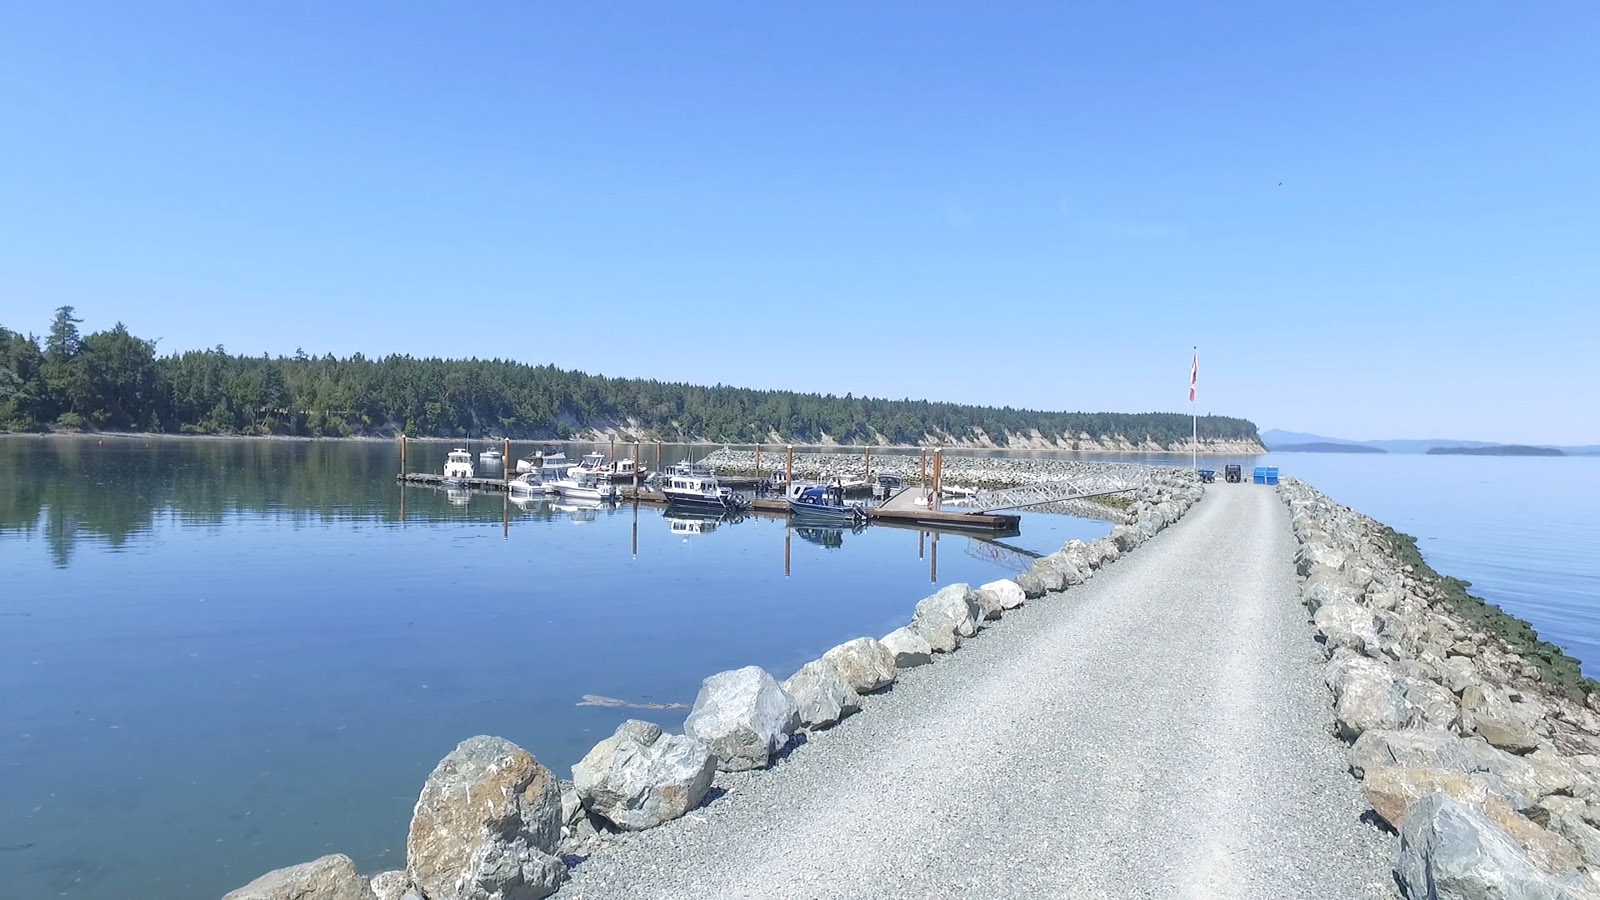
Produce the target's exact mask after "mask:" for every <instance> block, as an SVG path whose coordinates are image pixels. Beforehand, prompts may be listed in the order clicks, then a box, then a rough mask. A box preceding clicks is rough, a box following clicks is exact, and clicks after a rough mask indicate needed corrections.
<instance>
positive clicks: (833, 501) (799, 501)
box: [789, 484, 867, 522]
mask: <svg viewBox="0 0 1600 900" xmlns="http://www.w3.org/2000/svg"><path fill="white" fill-rule="evenodd" d="M789 512H791V513H793V514H794V515H795V516H796V517H801V518H807V519H829V520H833V521H843V522H865V521H866V520H867V506H866V504H864V503H846V502H844V489H843V488H841V487H839V486H838V485H832V486H829V485H820V484H819V485H812V486H810V487H806V488H801V489H799V490H797V491H792V492H791V493H790V495H789Z"/></svg>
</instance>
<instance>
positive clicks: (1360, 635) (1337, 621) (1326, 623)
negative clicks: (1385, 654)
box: [1311, 602, 1378, 652]
mask: <svg viewBox="0 0 1600 900" xmlns="http://www.w3.org/2000/svg"><path fill="white" fill-rule="evenodd" d="M1311 621H1312V623H1313V624H1314V625H1316V626H1317V631H1319V632H1321V633H1322V637H1323V640H1324V641H1326V642H1327V645H1328V647H1329V648H1330V649H1337V648H1339V647H1349V648H1351V649H1353V650H1358V651H1363V652H1364V651H1366V649H1367V648H1368V647H1376V646H1377V643H1378V622H1377V620H1376V619H1374V618H1373V617H1372V613H1371V612H1369V611H1367V610H1366V609H1364V608H1362V607H1360V606H1357V605H1355V604H1354V603H1343V602H1340V603H1325V604H1323V605H1322V606H1320V607H1318V608H1317V611H1316V613H1315V614H1313V615H1312V617H1311Z"/></svg>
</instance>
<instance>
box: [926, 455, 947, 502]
mask: <svg viewBox="0 0 1600 900" xmlns="http://www.w3.org/2000/svg"><path fill="white" fill-rule="evenodd" d="M943 475H944V448H943V447H935V448H933V496H932V497H930V498H928V506H929V508H930V509H932V510H934V511H935V512H937V511H938V510H939V487H940V484H939V482H940V478H941V476H943Z"/></svg>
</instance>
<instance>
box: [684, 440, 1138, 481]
mask: <svg viewBox="0 0 1600 900" xmlns="http://www.w3.org/2000/svg"><path fill="white" fill-rule="evenodd" d="M701 462H702V463H704V464H705V465H707V466H710V467H711V469H712V470H713V471H715V472H716V473H717V474H719V475H747V476H748V475H770V474H772V473H773V472H775V471H779V470H782V469H783V468H784V467H785V466H786V465H787V463H788V457H787V454H786V452H785V451H784V449H783V448H781V447H779V448H777V449H776V450H763V451H762V453H761V468H760V471H757V468H756V454H755V451H753V450H733V449H729V448H726V447H724V448H722V449H720V450H715V451H712V452H711V453H710V454H708V455H707V456H706V457H705V458H704V459H702V460H701ZM922 464H923V463H922V455H921V454H911V453H883V454H878V453H874V454H873V455H872V475H873V477H874V478H876V477H877V476H879V475H898V476H900V477H901V478H904V479H906V480H907V481H908V482H911V483H915V482H916V481H917V480H918V479H919V478H920V477H921V476H922ZM866 465H867V460H866V455H865V453H801V452H796V453H795V455H794V474H795V477H796V478H804V479H808V480H816V481H835V480H840V481H849V480H852V479H862V478H864V477H865V475H866ZM1129 465H1130V464H1129V463H1125V462H1096V461H1092V460H1078V459H1024V458H1011V457H997V456H952V455H950V454H945V455H944V462H943V472H942V474H941V479H942V481H943V483H944V485H946V486H949V487H965V488H1006V487H1015V486H1017V485H1019V484H1033V483H1035V482H1040V481H1059V480H1062V479H1067V478H1083V477H1089V476H1094V475H1104V474H1112V473H1116V472H1118V471H1127V470H1128V468H1129ZM927 466H928V469H927V474H928V478H929V480H930V481H931V480H932V478H933V453H932V451H929V453H928V458H927Z"/></svg>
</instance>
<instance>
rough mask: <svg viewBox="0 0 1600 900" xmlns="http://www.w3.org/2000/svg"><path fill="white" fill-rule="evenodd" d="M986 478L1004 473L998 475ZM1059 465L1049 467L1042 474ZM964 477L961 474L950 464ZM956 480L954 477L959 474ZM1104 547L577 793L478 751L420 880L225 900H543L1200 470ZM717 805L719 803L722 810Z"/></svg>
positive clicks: (592, 759)
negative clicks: (594, 857)
mask: <svg viewBox="0 0 1600 900" xmlns="http://www.w3.org/2000/svg"><path fill="white" fill-rule="evenodd" d="M984 462H991V463H992V462H994V461H993V460H984ZM1042 462H1047V461H1042ZM947 465H948V460H947ZM947 471H948V470H947ZM1149 474H1150V477H1149V479H1148V481H1147V482H1146V483H1145V484H1144V485H1143V486H1142V487H1140V488H1139V489H1138V491H1137V492H1136V493H1135V495H1134V496H1133V498H1132V500H1131V502H1129V503H1128V505H1127V509H1126V510H1125V513H1126V517H1127V522H1126V523H1125V524H1121V525H1118V526H1116V527H1115V528H1114V529H1113V530H1112V533H1111V534H1110V535H1109V536H1108V537H1105V538H1101V539H1100V540H1096V541H1092V542H1088V543H1085V542H1083V541H1079V540H1073V541H1069V542H1068V543H1067V544H1066V545H1065V546H1064V547H1063V548H1062V549H1061V550H1059V551H1057V552H1055V553H1052V554H1050V555H1048V556H1045V557H1042V558H1040V559H1038V560H1036V561H1035V562H1034V564H1033V566H1032V568H1030V569H1029V570H1028V571H1026V572H1023V573H1021V574H1020V575H1018V576H1017V577H1016V578H1014V579H1001V580H997V581H994V582H990V583H988V584H985V585H982V586H980V587H978V588H977V589H974V588H972V587H971V586H969V585H966V584H954V585H950V586H948V587H945V588H943V589H942V590H940V591H938V592H937V593H935V594H933V595H932V596H929V597H925V598H923V599H922V600H921V601H919V602H918V603H917V604H916V607H915V609H914V611H913V614H912V616H911V620H910V622H909V623H908V624H907V625H905V626H903V627H901V628H897V629H895V630H894V631H892V632H890V633H889V634H887V635H884V636H883V637H882V638H881V639H876V638H872V637H860V638H856V639H854V640H851V641H847V642H846V643H844V644H841V645H839V646H838V647H835V648H833V649H831V650H829V651H828V652H826V653H824V654H823V655H822V656H821V657H820V658H819V659H816V660H813V661H811V662H809V663H807V664H805V665H804V666H802V667H801V668H800V670H799V671H797V672H795V673H794V674H793V675H792V676H790V677H789V678H788V679H787V680H785V681H782V682H780V681H778V680H777V679H776V678H774V677H773V676H772V675H771V674H769V673H767V672H766V671H764V670H762V669H760V668H759V667H755V666H748V667H746V668H743V669H736V670H733V671H729V672H720V673H717V674H715V675H712V676H711V677H709V678H707V679H705V681H704V683H703V684H702V686H701V689H700V693H699V696H698V697H697V698H696V699H695V703H694V707H693V709H692V710H691V712H690V714H689V717H688V719H687V720H686V721H685V723H684V732H685V733H684V734H682V735H676V734H667V733H665V732H664V731H663V730H662V729H661V728H660V727H659V726H656V725H654V724H651V723H648V722H643V721H639V720H629V721H627V722H624V723H623V724H622V725H621V726H619V727H618V728H617V730H616V732H615V733H614V734H613V735H612V736H611V737H609V738H606V739H605V740H603V741H601V742H600V743H599V744H597V745H596V746H595V747H594V748H593V749H591V750H590V751H589V753H588V754H587V755H585V756H584V758H583V759H582V760H580V761H579V762H578V763H577V764H576V765H574V766H573V780H572V781H571V782H569V783H562V782H559V781H557V780H556V778H555V777H554V776H553V775H552V773H551V772H550V771H549V770H548V769H546V768H545V767H544V766H542V765H540V764H539V763H538V762H537V761H536V760H535V759H534V758H533V757H532V755H530V754H529V753H528V752H527V751H526V750H523V749H522V748H520V747H518V746H516V745H515V744H512V743H511V742H509V741H506V740H504V739H503V738H497V737H491V736H486V735H481V736H478V737H473V738H470V739H468V740H466V741H464V742H462V744H461V745H460V746H458V747H457V748H456V749H455V750H454V751H452V752H451V753H450V754H449V755H447V756H446V757H445V758H444V759H443V760H441V761H440V762H439V764H438V766H436V767H435V768H434V770H433V773H432V774H431V775H430V776H429V777H428V780H427V782H426V783H425V784H424V786H423V788H422V793H421V796H420V797H419V799H418V801H417V805H416V809H415V812H414V814H413V817H412V821H411V826H410V831H409V836H408V839H407V842H406V868H405V869H404V870H396V871H390V872H382V873H378V874H376V875H374V876H371V877H370V878H368V877H364V876H362V875H360V874H359V873H358V872H357V869H356V866H355V863H354V862H353V861H352V860H351V859H350V858H349V857H348V856H344V855H342V854H331V855H328V856H324V857H322V858H320V859H317V860H313V861H311V862H308V863H302V864H300V865H297V866H290V867H288V868H284V869H277V870H274V871H272V872H269V873H267V874H265V875H263V876H261V877H260V878H258V879H256V880H255V881H252V882H251V883H250V884H248V885H246V886H244V887H242V888H239V889H238V890H235V891H233V892H230V893H229V894H227V895H226V897H225V898H224V900H538V898H542V897H546V896H549V895H550V894H552V893H554V892H556V890H557V889H558V888H559V887H560V885H561V884H562V883H563V882H564V881H565V880H566V877H567V870H568V867H569V866H571V865H575V864H577V863H579V862H581V861H582V860H583V859H585V858H587V857H588V856H590V855H591V854H594V853H597V852H604V850H605V848H606V847H607V846H608V845H609V844H610V843H611V842H612V841H614V840H615V839H616V838H617V836H619V835H621V834H624V833H626V832H630V831H637V830H642V829H647V828H653V827H657V826H660V825H662V824H663V823H667V822H670V821H672V820H673V819H676V818H679V817H682V816H683V815H685V814H686V813H688V812H689V811H690V810H693V809H695V808H697V807H699V806H701V805H703V804H704V803H707V802H714V798H715V796H716V789H717V785H718V782H719V781H720V780H723V779H726V778H730V777H735V775H734V773H751V772H756V771H759V770H763V769H766V768H768V767H770V766H771V765H773V764H774V762H776V761H777V760H779V759H782V758H784V757H786V756H787V755H788V754H791V753H806V752H821V751H820V750H817V751H808V750H807V749H806V743H807V742H806V735H807V734H809V733H815V732H817V731H821V730H824V729H827V728H828V727H830V726H832V725H834V724H836V723H837V722H839V721H842V720H843V719H844V718H846V717H848V716H850V715H854V714H856V713H858V712H862V711H863V710H870V708H871V696H872V695H873V694H874V693H876V692H879V691H882V690H884V689H886V688H888V687H889V686H890V685H892V684H893V683H894V682H895V680H896V679H897V678H898V676H899V673H900V672H901V671H903V670H905V669H910V668H914V667H917V666H923V665H929V664H935V663H937V661H938V660H939V659H940V658H942V657H944V656H945V655H947V654H950V653H953V652H956V651H957V650H959V649H960V648H961V647H962V646H963V645H964V644H965V643H966V642H967V641H970V640H973V639H975V638H977V637H979V636H980V635H981V633H982V630H983V629H984V628H985V627H986V624H987V623H989V622H992V621H994V620H996V619H1000V618H1001V617H1002V616H1004V615H1005V613H1006V611H1007V610H1012V609H1016V608H1017V607H1019V606H1021V605H1023V604H1025V603H1029V602H1034V601H1044V602H1048V601H1049V600H1050V599H1051V598H1052V597H1054V596H1056V595H1059V594H1060V593H1061V592H1062V591H1066V590H1068V589H1069V588H1071V586H1073V585H1077V584H1082V583H1084V582H1085V581H1087V580H1089V579H1090V578H1093V577H1094V575H1095V573H1096V571H1098V570H1099V569H1101V568H1103V567H1105V566H1107V565H1109V564H1111V563H1112V562H1115V561H1116V560H1117V559H1118V558H1120V557H1121V556H1122V555H1124V554H1126V553H1129V552H1131V551H1133V550H1134V549H1136V548H1137V547H1139V546H1141V545H1142V544H1144V543H1145V542H1146V541H1148V540H1149V539H1150V538H1152V537H1154V536H1155V535H1156V534H1157V533H1159V532H1160V531H1162V530H1163V529H1165V528H1166V527H1168V526H1169V525H1171V524H1172V523H1174V522H1176V521H1177V520H1178V519H1179V518H1181V517H1182V516H1183V515H1184V513H1185V512H1187V511H1188V510H1189V508H1190V507H1192V506H1193V505H1194V504H1195V503H1196V502H1197V501H1199V500H1200V498H1201V497H1202V496H1203V493H1204V491H1203V489H1202V488H1201V486H1200V485H1199V483H1198V482H1197V481H1196V480H1195V478H1194V476H1193V474H1192V473H1190V472H1188V471H1187V470H1180V469H1171V468H1152V469H1151V471H1150V473H1149ZM708 798H711V799H708Z"/></svg>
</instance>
